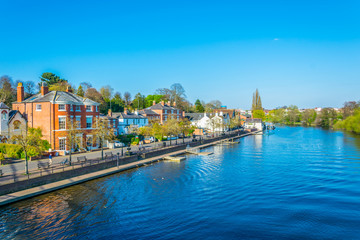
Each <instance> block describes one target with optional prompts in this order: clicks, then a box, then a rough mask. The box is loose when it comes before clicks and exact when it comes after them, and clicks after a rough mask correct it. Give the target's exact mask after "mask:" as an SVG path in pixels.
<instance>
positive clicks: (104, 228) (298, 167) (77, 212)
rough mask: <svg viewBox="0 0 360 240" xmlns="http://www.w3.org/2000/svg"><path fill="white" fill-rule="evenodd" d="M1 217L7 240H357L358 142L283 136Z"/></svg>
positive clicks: (306, 131)
mask: <svg viewBox="0 0 360 240" xmlns="http://www.w3.org/2000/svg"><path fill="white" fill-rule="evenodd" d="M206 151H213V152H214V154H213V155H210V156H194V155H190V156H187V159H186V160H185V161H182V162H180V163H176V162H159V163H154V164H152V165H148V166H145V167H141V168H138V169H133V170H130V171H126V172H123V173H119V174H115V175H112V176H108V177H105V178H101V179H98V180H94V181H90V182H87V183H84V184H80V185H77V186H73V187H69V188H66V189H62V190H59V191H56V192H52V193H49V194H45V195H42V196H39V197H35V198H32V199H28V200H25V201H21V202H18V203H14V204H11V205H8V206H5V207H2V208H0V239H360V137H357V136H353V135H351V134H346V133H343V132H334V131H329V130H322V129H318V128H303V127H279V128H277V129H276V130H275V134H272V135H256V136H249V137H245V138H242V139H241V140H240V143H239V144H236V145H232V146H221V145H217V146H214V147H211V148H208V149H206Z"/></svg>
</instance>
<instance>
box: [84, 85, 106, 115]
mask: <svg viewBox="0 0 360 240" xmlns="http://www.w3.org/2000/svg"><path fill="white" fill-rule="evenodd" d="M85 97H87V98H89V99H91V100H93V101H95V102H98V103H100V106H99V109H100V112H101V113H103V114H106V113H107V111H108V108H107V104H106V102H105V101H104V98H103V97H102V95H101V94H100V93H99V92H98V91H97V90H96V89H95V88H88V89H87V90H86V92H85Z"/></svg>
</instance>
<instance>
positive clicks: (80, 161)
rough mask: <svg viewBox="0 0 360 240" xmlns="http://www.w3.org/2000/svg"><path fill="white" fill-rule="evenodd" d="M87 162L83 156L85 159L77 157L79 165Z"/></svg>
mask: <svg viewBox="0 0 360 240" xmlns="http://www.w3.org/2000/svg"><path fill="white" fill-rule="evenodd" d="M86 161H87V158H86V157H85V156H83V157H77V162H78V163H82V162H84V163H85V162H86Z"/></svg>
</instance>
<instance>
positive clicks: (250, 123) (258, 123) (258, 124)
mask: <svg viewBox="0 0 360 240" xmlns="http://www.w3.org/2000/svg"><path fill="white" fill-rule="evenodd" d="M264 127H265V124H264V123H263V121H262V119H260V118H247V119H246V120H245V124H244V128H245V129H256V130H263V129H264Z"/></svg>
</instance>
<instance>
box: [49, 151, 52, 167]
mask: <svg viewBox="0 0 360 240" xmlns="http://www.w3.org/2000/svg"><path fill="white" fill-rule="evenodd" d="M51 164H52V155H51V153H50V154H49V165H51Z"/></svg>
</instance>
